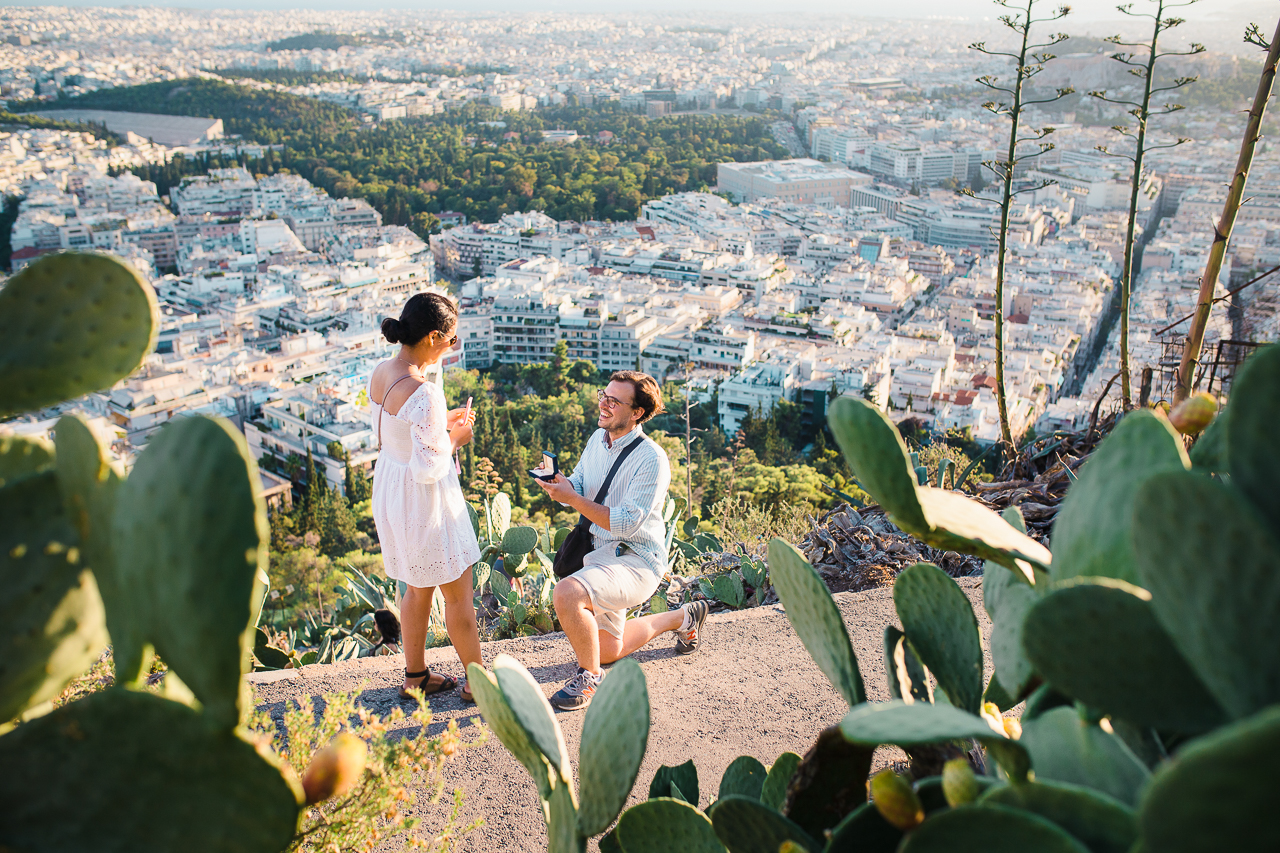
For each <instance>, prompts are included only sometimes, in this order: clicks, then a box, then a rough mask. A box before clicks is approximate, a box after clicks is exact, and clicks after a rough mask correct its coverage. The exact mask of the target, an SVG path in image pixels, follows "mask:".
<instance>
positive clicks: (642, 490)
mask: <svg viewBox="0 0 1280 853" xmlns="http://www.w3.org/2000/svg"><path fill="white" fill-rule="evenodd" d="M633 441H640V442H643V443H644V444H643V446H641V447H637V448H636V449H635V450H633V451H631V454H630V455H629V456H628V457H627V458H626V460H625V461H624V462H623V463H622V467H620V468H619V469H618V473H617V474H614V475H613V482H611V483H610V484H609V494H607V495H606V496H605V499H604V505H605V506H607V507H608V508H609V528H610V529H609V530H605V529H604V528H603V527H601V526H600V525H598V524H592V525H591V534H592V539H593V540H594V543H595V546H596V547H597V548H603V547H604V546H605V545H606V544H608V543H611V542H625V543H626V545H627V547H629V548H630V549H631V550H632V551H634V552H635V553H636V554H637V555H639V556H641V557H643V558H644V561H645V562H646V563H648V564H649V567H650V568H652V569H653V570H654V572H655V573H657V574H658V575H659V576H661V575H664V574H666V571H667V545H666V542H667V537H666V525H665V524H664V523H663V521H662V511H663V508H664V506H665V504H666V502H667V489H668V488H669V487H670V485H671V463H670V462H669V461H668V460H667V453H666V451H664V450H663V449H662V448H661V447H659V446H658V443H657V442H655V441H654V440H653V439H651V438H649V437H648V436H647V435H645V434H644V430H642V429H641V428H640V427H639V426H638V425H637V426H636V428H635V429H633V430H632V431H631V432H629V433H627V434H626V435H624V436H622V437H621V438H619V439H618V440H617V441H614V442H613V444H612V445H610V444H609V434H608V433H607V432H606V431H605V430H603V429H598V430H596V433H595V435H593V436H591V439H590V440H589V441H588V442H587V446H586V449H584V450H583V451H582V456H581V458H579V459H578V464H577V466H576V467H575V468H574V469H573V473H572V474H570V475H569V482H570V483H572V484H573V489H574V491H576V492H577V493H578V494H580V495H584V496H586V497H587V498H593V497H594V496H595V494H596V493H597V492H599V491H600V486H601V485H602V484H603V483H604V478H605V477H607V476H608V474H609V469H610V468H612V467H613V463H614V462H615V461H616V460H617V458H618V454H619V453H621V452H622V450H623V448H625V447H626V446H627V445H629V444H630V443H631V442H633Z"/></svg>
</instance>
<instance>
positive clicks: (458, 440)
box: [449, 423, 474, 450]
mask: <svg viewBox="0 0 1280 853" xmlns="http://www.w3.org/2000/svg"><path fill="white" fill-rule="evenodd" d="M473 435H474V434H473V433H472V431H471V424H470V423H465V424H461V423H460V424H458V425H457V426H456V427H454V428H453V429H451V430H449V438H450V439H452V440H453V449H454V450H457V449H458V448H459V447H463V446H464V445H467V444H470V443H471V439H472V438H473Z"/></svg>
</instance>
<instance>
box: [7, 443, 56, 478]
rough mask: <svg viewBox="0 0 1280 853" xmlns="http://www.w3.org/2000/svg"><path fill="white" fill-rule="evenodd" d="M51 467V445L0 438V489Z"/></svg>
mask: <svg viewBox="0 0 1280 853" xmlns="http://www.w3.org/2000/svg"><path fill="white" fill-rule="evenodd" d="M52 467H53V445H52V444H50V443H49V442H47V441H45V440H44V439H39V438H28V437H26V436H19V435H6V436H0V489H2V488H4V487H5V486H8V485H12V484H13V483H16V482H18V481H19V480H22V479H25V478H27V477H30V476H31V475H32V474H39V473H40V472H41V471H46V470H48V469H50V468H52Z"/></svg>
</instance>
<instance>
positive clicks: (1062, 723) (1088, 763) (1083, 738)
mask: <svg viewBox="0 0 1280 853" xmlns="http://www.w3.org/2000/svg"><path fill="white" fill-rule="evenodd" d="M1018 743H1020V744H1022V746H1023V747H1024V748H1025V749H1026V750H1027V752H1028V753H1030V755H1031V764H1032V766H1033V767H1035V769H1036V780H1037V781H1041V782H1045V781H1051V782H1067V783H1069V784H1073V785H1084V786H1086V787H1088V788H1092V789H1093V790H1095V791H1101V792H1102V793H1104V794H1107V795H1109V796H1111V797H1114V798H1115V799H1117V800H1119V801H1120V802H1122V803H1124V804H1126V805H1130V806H1132V805H1133V804H1134V803H1135V802H1137V797H1138V791H1139V790H1141V788H1142V786H1143V785H1144V784H1146V782H1147V780H1148V779H1149V778H1150V777H1151V773H1150V772H1149V771H1148V770H1147V768H1146V766H1145V765H1144V764H1143V763H1142V762H1141V761H1139V760H1138V758H1137V757H1136V756H1135V755H1134V754H1133V752H1132V751H1131V750H1130V749H1129V747H1127V746H1126V745H1125V744H1124V742H1123V741H1122V740H1120V738H1118V737H1116V736H1115V735H1114V734H1111V733H1110V732H1107V731H1104V730H1103V729H1102V728H1100V727H1099V726H1098V725H1096V724H1094V723H1090V722H1087V721H1086V720H1083V719H1081V717H1080V715H1079V714H1078V713H1077V712H1076V710H1075V709H1074V708H1055V709H1053V710H1052V711H1049V712H1048V713H1045V714H1042V715H1040V716H1039V717H1037V718H1036V719H1034V720H1030V721H1028V722H1027V723H1026V724H1025V725H1023V727H1022V737H1021V738H1019V740H1018Z"/></svg>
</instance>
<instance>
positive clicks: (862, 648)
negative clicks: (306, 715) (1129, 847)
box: [249, 578, 991, 853]
mask: <svg viewBox="0 0 1280 853" xmlns="http://www.w3.org/2000/svg"><path fill="white" fill-rule="evenodd" d="M957 582H958V583H959V584H960V586H961V588H962V589H964V591H965V593H966V594H967V595H968V596H969V598H970V599H971V600H972V601H973V603H974V611H975V613H977V615H978V620H979V624H980V625H981V629H982V634H983V637H984V638H985V637H986V636H987V634H988V633H989V632H990V630H991V625H990V623H989V622H988V620H987V618H986V613H985V612H984V611H983V609H982V587H981V578H960V579H959V580H958V581H957ZM835 600H836V603H837V604H838V606H839V607H840V611H841V613H842V614H843V616H844V620H845V624H846V625H847V626H848V629H849V635H850V638H851V639H852V641H853V648H854V652H855V653H856V654H857V657H858V663H859V666H860V667H861V669H862V676H863V680H864V681H865V682H866V686H867V693H868V698H869V699H870V700H872V701H885V700H887V699H888V698H889V695H888V690H887V688H886V686H885V676H884V665H883V651H882V636H883V632H884V626H885V625H887V624H889V623H891V622H892V623H896V622H897V618H896V616H895V614H894V610H893V590H892V588H891V587H885V588H881V589H874V590H869V591H866V592H857V593H854V592H843V593H837V594H836V596H835ZM673 645H674V640H673V639H672V638H671V636H670V635H668V636H665V637H660V638H658V639H657V640H656V641H655V642H654V643H653V644H652V645H651V646H650V647H648V648H646V649H642V650H641V651H640V652H638V653H636V654H635V655H634V657H635V659H636V660H637V661H639V662H640V663H641V664H642V665H643V667H644V672H645V676H646V678H647V680H648V685H649V701H650V706H651V710H650V719H651V725H650V732H649V748H648V752H647V753H646V755H645V759H644V763H643V765H642V766H641V768H640V775H639V777H638V779H637V780H636V785H635V789H634V790H633V792H632V796H631V800H630V802H631V803H634V802H637V801H639V800H641V799H644V798H645V797H647V794H648V790H649V782H650V780H651V779H652V778H653V774H654V772H655V771H656V770H657V769H658V767H659V766H660V765H662V764H672V765H674V764H681V763H683V762H685V761H687V760H688V759H690V758H692V759H694V761H695V763H696V764H697V766H698V775H699V787H700V788H701V793H702V803H701V805H702V806H703V807H705V806H706V805H707V804H708V802H709V799H710V798H711V797H713V796H714V793H715V789H716V787H717V786H718V784H719V780H720V775H721V774H722V773H723V772H724V770H725V768H726V767H728V765H729V762H731V761H732V760H733V759H734V758H736V757H738V756H739V755H753V756H755V757H756V758H758V759H759V760H760V761H762V762H763V763H764V764H765V765H766V766H767V765H769V764H772V763H773V761H774V760H775V759H776V758H777V757H778V755H779V754H780V753H782V752H787V751H792V752H798V753H800V754H803V753H804V752H805V750H806V749H807V748H808V747H809V745H810V743H811V742H812V741H813V739H814V738H815V737H816V736H817V734H818V732H819V731H820V730H821V729H823V728H825V727H826V726H829V725H831V724H833V723H835V722H837V721H838V720H839V719H840V718H841V717H842V716H843V714H844V711H845V709H846V706H845V704H844V702H843V700H841V699H840V698H839V697H838V696H837V695H836V692H835V690H833V689H832V687H831V685H830V684H829V683H828V682H827V680H826V678H824V677H823V675H822V673H821V672H819V671H818V668H817V667H816V666H815V665H814V663H813V661H812V660H811V659H810V657H809V655H808V653H807V652H806V651H805V649H804V646H803V645H801V643H800V641H799V639H798V638H797V637H796V635H795V632H794V631H792V630H791V626H790V624H788V622H787V619H786V615H785V614H784V612H783V608H782V607H781V606H780V605H769V606H765V607H759V608H754V609H751V610H742V611H736V612H731V613H719V614H713V615H712V616H710V617H709V618H708V621H707V625H706V629H705V633H704V639H703V648H701V649H699V651H698V652H696V653H695V654H693V655H690V656H688V657H679V656H677V655H676V654H675V653H674V650H673ZM500 653H506V654H509V655H512V656H513V657H515V658H516V659H517V660H519V661H520V662H521V663H523V664H524V665H525V666H526V667H528V668H529V671H530V672H531V673H532V674H533V676H534V678H535V679H537V680H538V682H539V683H540V684H542V685H543V689H544V692H545V693H546V694H547V695H550V694H551V693H553V692H554V691H555V690H557V689H558V688H559V686H560V683H561V682H563V681H564V680H565V679H567V678H569V677H570V676H571V675H572V674H573V673H574V671H575V666H574V664H573V659H572V653H571V651H570V648H569V644H568V642H567V641H566V640H565V638H564V635H563V634H547V635H545V636H541V637H530V638H524V639H517V640H502V641H498V642H493V643H486V644H485V649H484V655H485V660H486V661H491V660H492V659H493V658H494V657H495V656H496V655H498V654H500ZM427 663H428V664H429V665H431V666H432V667H433V668H435V669H439V670H443V671H444V672H447V673H450V674H452V675H455V676H456V675H459V674H460V673H461V666H460V665H459V664H458V661H457V658H456V657H454V654H453V649H452V648H441V649H431V650H428V652H427ZM403 665H404V659H403V657H401V656H400V655H392V656H387V657H376V658H366V659H363V660H356V661H346V662H343V663H337V664H330V665H324V666H308V667H304V668H303V669H301V670H284V671H281V672H271V673H258V674H256V675H251V676H249V679H250V681H252V682H253V683H254V684H255V687H256V689H257V694H258V699H259V702H260V703H261V704H262V705H264V706H265V707H267V708H268V709H269V710H271V711H272V712H273V713H277V714H278V713H280V712H281V711H282V710H283V707H284V703H285V701H287V700H291V699H302V698H303V697H310V696H318V695H321V694H324V693H326V692H334V691H339V690H352V689H355V688H357V687H359V686H360V685H361V684H362V683H363V684H364V685H365V686H364V692H363V694H362V697H361V701H362V702H363V703H364V704H365V705H367V706H369V707H370V708H371V709H373V710H378V711H388V710H390V709H391V708H392V707H393V705H394V703H396V702H397V701H398V699H397V697H396V688H397V686H398V685H399V684H400V678H399V675H400V671H401V668H402V667H403ZM987 669H988V672H989V671H990V663H989V662H988V665H987ZM432 699H433V700H434V701H433V702H432V705H431V708H432V711H433V712H434V713H435V718H434V721H433V723H432V728H433V729H437V728H443V726H444V725H445V724H446V723H447V721H448V720H450V719H454V718H457V719H458V721H459V725H460V726H462V729H463V733H464V735H465V734H468V733H473V729H472V724H471V722H470V720H471V719H472V718H473V717H476V716H478V711H477V710H476V707H475V706H474V705H464V704H463V703H462V701H461V699H460V698H459V697H458V694H457V693H456V692H455V693H450V694H446V695H445V696H442V697H441V696H435V697H432ZM557 718H558V720H559V722H560V725H561V727H562V728H563V729H564V733H565V739H566V741H567V742H568V746H569V754H570V755H571V756H573V757H574V759H575V764H576V757H577V754H578V746H579V738H580V735H581V731H582V719H583V714H582V713H561V714H558V715H557ZM903 757H904V756H903V755H902V753H901V752H900V751H898V750H897V749H893V748H882V749H881V751H880V752H879V753H878V754H877V764H878V765H885V764H888V763H889V762H891V761H895V760H899V759H901V758H903ZM446 776H447V785H448V787H449V788H450V789H453V788H458V787H460V788H462V789H463V790H464V791H465V794H466V801H465V803H464V806H463V812H462V818H463V821H464V822H466V821H468V820H470V819H472V818H474V817H482V818H483V819H484V821H485V823H484V826H482V827H481V828H480V829H479V830H477V831H476V832H474V833H472V834H471V835H470V836H469V837H468V838H467V840H466V841H465V842H464V843H463V844H462V846H461V848H460V849H462V850H466V851H474V853H489V851H530V853H534V851H545V850H546V849H547V846H546V845H547V835H546V829H545V827H544V825H543V822H542V815H541V808H540V806H539V803H538V797H537V794H536V792H535V791H534V787H533V782H532V780H531V779H530V778H529V777H528V774H526V773H525V771H524V768H522V767H521V766H520V765H519V764H518V763H517V762H516V760H515V759H514V758H512V757H511V755H510V754H509V753H507V751H506V750H505V749H503V747H502V745H501V744H500V743H499V742H498V740H497V738H496V737H491V738H490V740H489V742H488V743H486V744H485V745H483V746H481V747H478V748H475V749H471V750H467V751H465V752H463V753H461V755H460V757H459V758H458V759H456V760H454V761H453V762H452V763H450V765H449V766H448V768H447V770H446ZM447 807H448V806H447V805H446V804H445V803H441V804H439V805H437V806H428V807H425V808H424V807H421V806H419V813H420V816H421V817H422V818H423V819H424V822H425V823H426V824H427V825H438V824H440V823H441V822H442V821H443V819H444V815H445V810H446V809H447ZM386 849H388V850H395V849H399V848H397V847H395V846H394V845H393V846H390V847H387V848H386ZM591 849H593V850H594V849H595V845H594V844H593V845H592V847H591Z"/></svg>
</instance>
